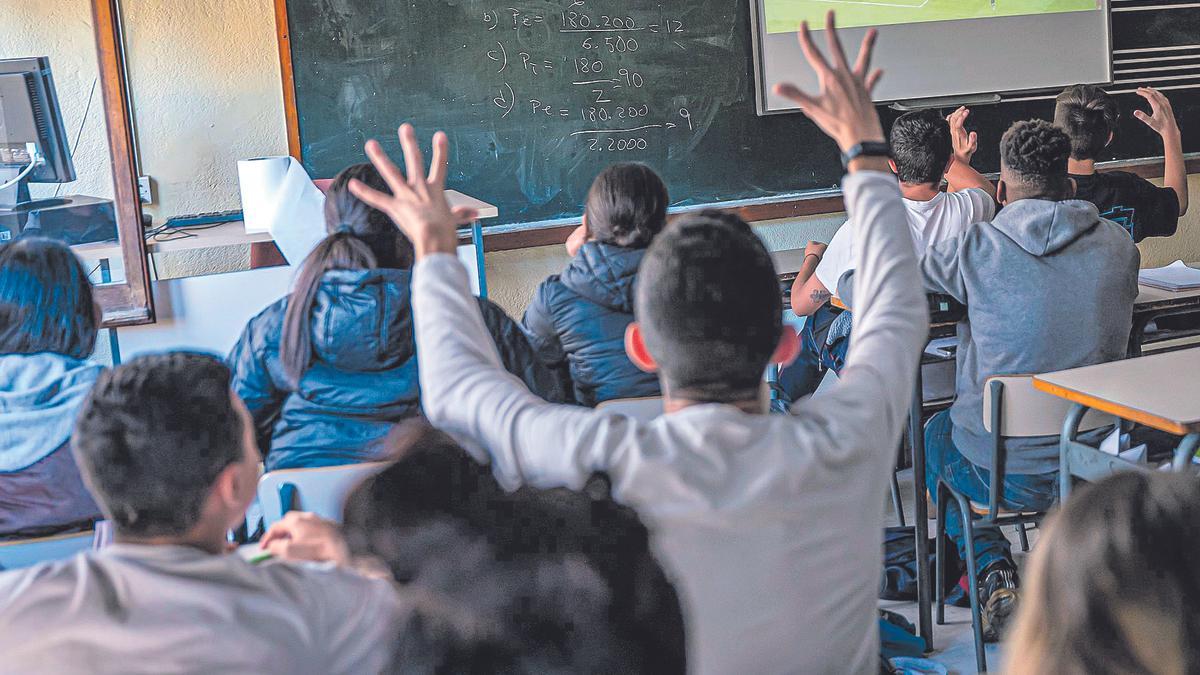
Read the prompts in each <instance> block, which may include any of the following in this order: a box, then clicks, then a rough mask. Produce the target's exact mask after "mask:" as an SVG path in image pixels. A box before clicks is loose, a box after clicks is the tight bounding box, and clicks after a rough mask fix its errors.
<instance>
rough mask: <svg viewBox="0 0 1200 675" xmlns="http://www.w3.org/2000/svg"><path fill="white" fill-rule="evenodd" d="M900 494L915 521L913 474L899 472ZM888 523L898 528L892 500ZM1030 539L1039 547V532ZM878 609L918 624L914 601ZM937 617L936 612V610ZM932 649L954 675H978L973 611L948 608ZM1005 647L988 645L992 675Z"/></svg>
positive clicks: (908, 515) (1020, 558) (1019, 560)
mask: <svg viewBox="0 0 1200 675" xmlns="http://www.w3.org/2000/svg"><path fill="white" fill-rule="evenodd" d="M900 492H901V496H902V499H903V501H904V513H905V519H906V522H908V523H910V524H911V523H912V522H913V513H912V512H913V491H912V471H911V470H909V471H902V472H901V473H900ZM888 511H889V524H890V525H898V524H899V521H898V520H897V519H896V517H895V514H894V512H893V511H892V510H891V501H890V500H889V501H888ZM934 530H935V522H934V521H933V520H930V521H929V533H930V536H933V533H934ZM1006 534H1008V535H1009V538H1010V539H1011V540H1012V541H1013V553H1014V554H1016V558H1017V565H1018V566H1019V567H1022V568H1023V567H1024V562H1025V555H1024V554H1022V553H1021V549H1020V547H1019V546H1018V545H1017V543H1016V538H1015V536H1014V535H1013V534H1012V533H1008V532H1006ZM1029 539H1030V544H1031V545H1036V542H1037V530H1036V529H1033V530H1030V531H1029ZM879 606H880V607H882V608H884V609H889V610H891V611H893V612H897V613H899V614H902V615H904V616H905V617H906V618H907V619H908V620H909V621H912V622H913V625H916V623H917V604H916V603H915V602H884V601H881V602H880V603H879ZM934 616H935V617H936V609H935V610H934ZM933 646H934V651H933V652H932V653H931V654H929V655H927V657H928V658H930V659H932V660H934V661H937V662H938V663H941V664H942V665H944V666H945V667H946V669H947V670H949V671H950V673H952V674H959V675H965V674H970V673H975V672H977V671H976V668H975V643H974V638H973V637H972V634H971V610H970V609H964V608H959V607H951V606H947V607H946V624H945V625H941V626H939V625H937V624H936V623H935V624H934V626H933ZM1002 652H1003V645H1002V644H999V645H998V644H990V645H987V662H988V669H989V670H990V671H991V672H1001V668H1000V665H1001V663H1002V656H1003V655H1002Z"/></svg>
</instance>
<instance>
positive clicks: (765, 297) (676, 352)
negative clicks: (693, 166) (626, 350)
mask: <svg viewBox="0 0 1200 675" xmlns="http://www.w3.org/2000/svg"><path fill="white" fill-rule="evenodd" d="M635 315H636V317H637V320H638V322H639V323H640V325H641V327H642V334H643V336H644V337H645V341H646V346H647V348H648V349H649V350H650V353H651V354H652V355H653V356H654V359H655V360H656V361H657V362H658V365H659V368H660V370H661V372H662V376H663V378H664V380H665V381H666V384H667V387H668V391H669V392H670V393H671V395H672V396H677V397H682V398H689V399H692V400H696V401H706V402H715V403H728V402H732V401H739V400H747V399H750V398H754V397H755V396H757V394H758V392H759V389H760V387H761V386H762V378H763V371H764V369H765V368H766V367H767V363H768V362H769V361H770V359H771V355H772V354H773V353H774V352H775V348H776V346H777V345H778V344H779V336H780V335H781V331H782V327H783V319H782V315H783V301H782V298H781V296H780V292H779V281H778V278H777V277H776V276H775V265H774V263H773V262H772V261H771V254H770V253H768V252H767V248H766V246H764V245H763V243H762V241H761V240H759V238H758V237H757V236H756V235H755V234H754V231H753V230H752V229H751V228H750V226H749V225H747V224H746V222H745V221H743V220H742V219H741V218H738V217H737V216H735V215H732V214H728V213H725V212H722V211H717V210H715V209H705V210H702V211H698V212H695V213H689V214H687V215H686V216H683V217H681V218H679V219H677V220H676V221H674V222H672V223H671V224H670V225H669V226H667V228H666V229H665V230H663V233H662V234H661V235H659V237H658V238H657V239H656V240H655V241H654V243H653V244H651V246H650V249H649V250H648V251H647V252H646V256H645V258H643V259H642V264H641V267H640V269H639V273H638V285H637V297H636V301H635Z"/></svg>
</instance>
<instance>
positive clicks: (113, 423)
mask: <svg viewBox="0 0 1200 675" xmlns="http://www.w3.org/2000/svg"><path fill="white" fill-rule="evenodd" d="M231 379H232V375H231V373H230V371H229V368H228V367H227V366H226V365H225V364H224V363H222V362H221V361H220V360H219V359H217V358H215V357H213V356H209V355H206V354H194V353H189V352H173V353H167V354H150V355H146V356H139V357H137V358H135V359H133V360H131V361H129V362H128V363H124V364H121V365H119V366H116V367H115V368H113V369H112V370H109V371H107V372H105V373H103V374H101V375H100V377H99V378H98V379H97V380H96V384H95V386H93V387H92V391H91V393H90V394H89V395H88V397H87V399H86V400H85V401H84V404H83V407H82V408H81V409H80V411H79V415H78V417H77V419H76V422H75V431H74V433H73V434H72V437H71V444H72V446H73V447H74V451H75V458H76V461H77V462H78V463H79V466H80V469H81V470H82V473H83V476H84V480H85V481H86V482H87V485H88V487H89V488H91V491H92V494H94V495H95V496H96V499H97V501H98V502H99V503H100V506H101V508H102V510H103V511H104V514H105V516H107V517H108V518H109V519H110V520H111V521H112V522H113V524H114V526H115V528H116V529H117V531H118V532H121V533H124V534H130V535H136V536H172V535H176V536H177V535H181V534H184V533H186V532H187V531H188V530H189V529H191V528H192V527H193V526H194V525H195V524H196V523H197V522H199V520H200V512H201V509H202V507H203V505H204V500H205V499H206V498H207V496H208V494H209V491H210V490H211V489H212V486H213V482H214V481H215V480H216V479H217V476H218V475H219V474H220V473H221V472H222V471H223V470H224V469H225V467H227V466H229V465H231V464H233V463H235V462H238V461H241V460H242V458H243V456H244V455H243V453H244V452H245V449H244V448H243V446H242V444H243V428H242V422H241V419H240V417H239V416H238V415H237V412H236V410H235V409H234V404H233V393H232V391H231V389H230V383H231Z"/></svg>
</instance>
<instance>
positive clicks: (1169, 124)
mask: <svg viewBox="0 0 1200 675" xmlns="http://www.w3.org/2000/svg"><path fill="white" fill-rule="evenodd" d="M1137 95H1138V96H1141V97H1142V98H1144V99H1146V102H1147V103H1149V104H1150V112H1149V113H1145V112H1143V111H1141V110H1135V111H1133V116H1134V117H1136V118H1138V119H1139V120H1141V121H1142V122H1144V123H1145V124H1146V126H1148V127H1150V128H1151V129H1153V130H1154V131H1155V132H1157V133H1158V135H1159V136H1163V137H1168V136H1171V135H1175V136H1178V135H1179V124H1178V123H1177V122H1176V121H1175V111H1174V110H1172V109H1171V101H1170V100H1168V99H1167V97H1166V96H1163V94H1162V92H1160V91H1159V90H1157V89H1154V88H1152V87H1139V88H1138V90H1137Z"/></svg>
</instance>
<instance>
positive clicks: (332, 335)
mask: <svg viewBox="0 0 1200 675" xmlns="http://www.w3.org/2000/svg"><path fill="white" fill-rule="evenodd" d="M411 279H412V272H411V271H409V270H395V269H374V270H331V271H329V272H326V273H325V275H324V276H323V277H322V278H321V286H320V288H319V289H318V290H317V295H316V298H315V300H314V301H313V311H312V324H311V325H312V347H313V352H314V353H315V354H316V356H317V358H318V359H320V360H321V361H324V362H325V363H327V364H329V365H331V366H334V367H336V368H340V369H342V370H350V371H360V372H361V371H378V370H387V369H389V368H394V367H396V366H397V365H399V364H401V363H403V362H405V361H407V360H409V359H411V358H412V357H413V356H414V354H415V353H416V347H415V345H414V344H413V331H412V304H411V297H410V295H409V284H410V281H411Z"/></svg>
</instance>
